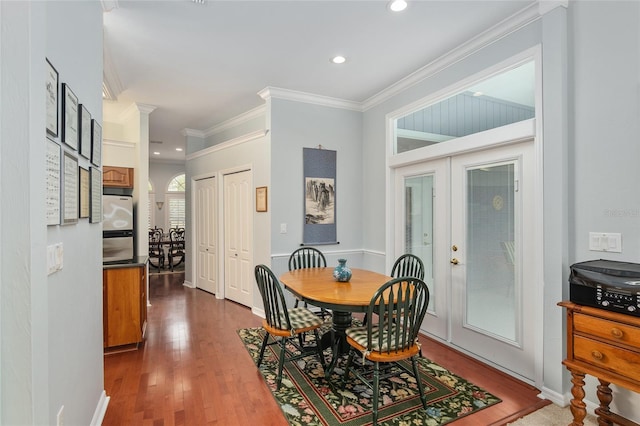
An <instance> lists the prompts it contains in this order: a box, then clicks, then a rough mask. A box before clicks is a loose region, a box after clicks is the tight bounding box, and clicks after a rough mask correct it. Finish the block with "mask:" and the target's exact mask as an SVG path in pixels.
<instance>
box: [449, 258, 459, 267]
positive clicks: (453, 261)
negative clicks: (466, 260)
mask: <svg viewBox="0 0 640 426" xmlns="http://www.w3.org/2000/svg"><path fill="white" fill-rule="evenodd" d="M451 263H453V264H454V265H457V264H458V263H460V262H459V261H458V259H456V258H455V257H454V258H453V259H451Z"/></svg>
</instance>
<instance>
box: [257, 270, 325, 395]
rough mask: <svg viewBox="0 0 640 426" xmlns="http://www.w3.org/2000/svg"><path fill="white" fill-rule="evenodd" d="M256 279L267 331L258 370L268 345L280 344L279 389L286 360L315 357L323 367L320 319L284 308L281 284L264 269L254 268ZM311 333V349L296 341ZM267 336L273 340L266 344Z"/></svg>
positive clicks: (309, 312) (306, 311)
mask: <svg viewBox="0 0 640 426" xmlns="http://www.w3.org/2000/svg"><path fill="white" fill-rule="evenodd" d="M255 277H256V282H257V284H258V290H260V296H262V303H263V305H264V313H265V319H264V320H263V321H262V326H263V327H264V329H265V331H266V334H265V336H264V340H263V341H262V347H261V348H260V357H259V358H258V368H259V367H260V364H261V363H262V359H263V357H264V351H265V349H266V348H267V345H274V344H279V346H280V356H279V360H278V377H277V381H276V390H277V389H280V384H281V383H282V370H283V368H284V362H285V361H295V360H298V359H300V358H304V357H307V356H310V355H313V354H315V355H317V356H318V357H319V358H320V363H321V364H322V366H323V367H324V366H325V361H324V356H323V354H322V349H320V344H319V343H320V335H319V333H318V329H319V328H320V326H321V325H322V320H321V319H320V318H318V316H317V315H315V314H314V313H313V312H311V311H310V310H309V309H307V308H302V307H299V308H293V309H287V304H286V301H285V299H284V294H283V293H282V288H281V287H280V282H279V281H278V279H277V278H276V277H275V275H274V274H273V272H272V271H271V269H269V268H268V267H267V266H265V265H257V266H256V267H255ZM310 331H313V333H314V336H315V343H313V344H312V345H313V346H312V347H311V346H309V345H307V346H303V345H302V344H299V343H298V342H296V340H297V339H296V338H297V337H298V335H300V334H302V333H307V332H310ZM270 337H271V338H272V339H273V342H271V343H269V338H270ZM288 345H292V346H293V347H294V348H295V352H294V351H291V350H290V349H289V347H288Z"/></svg>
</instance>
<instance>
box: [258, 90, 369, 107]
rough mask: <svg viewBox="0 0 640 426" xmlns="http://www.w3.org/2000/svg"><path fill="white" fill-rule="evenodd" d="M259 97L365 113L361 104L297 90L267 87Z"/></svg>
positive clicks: (260, 92)
mask: <svg viewBox="0 0 640 426" xmlns="http://www.w3.org/2000/svg"><path fill="white" fill-rule="evenodd" d="M258 95H259V96H260V97H261V98H262V99H264V100H265V101H266V100H268V99H269V98H277V99H285V100H289V101H296V102H304V103H307V104H314V105H320V106H327V107H332V108H341V109H349V110H353V111H359V112H362V111H363V110H362V103H361V102H355V101H347V100H344V99H338V98H332V97H329V96H322V95H314V94H313V93H306V92H298V91H295V90H289V89H282V88H279V87H271V86H268V87H265V88H264V89H262V90H261V91H259V92H258Z"/></svg>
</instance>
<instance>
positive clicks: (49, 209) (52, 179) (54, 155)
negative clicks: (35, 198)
mask: <svg viewBox="0 0 640 426" xmlns="http://www.w3.org/2000/svg"><path fill="white" fill-rule="evenodd" d="M46 144H47V149H46V153H45V156H46V166H45V167H46V168H47V170H46V173H47V181H46V190H45V196H46V217H47V225H60V145H58V144H57V143H55V142H54V141H52V140H51V139H49V138H47V142H46Z"/></svg>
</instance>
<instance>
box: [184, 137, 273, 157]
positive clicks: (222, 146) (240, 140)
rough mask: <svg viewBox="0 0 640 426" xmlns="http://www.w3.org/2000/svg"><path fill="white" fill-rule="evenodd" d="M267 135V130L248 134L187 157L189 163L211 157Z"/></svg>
mask: <svg viewBox="0 0 640 426" xmlns="http://www.w3.org/2000/svg"><path fill="white" fill-rule="evenodd" d="M266 134H267V130H257V131H255V132H251V133H247V134H246V135H242V136H239V137H237V138H233V139H229V140H228V141H225V142H221V143H218V144H215V145H213V146H210V147H209V148H205V149H203V150H200V151H196V152H194V153H193V154H189V155H187V156H186V159H187V161H189V160H193V159H194V158H198V157H202V156H204V155H209V154H211V153H213V152H216V151H221V150H223V149H228V148H231V147H232V146H236V145H240V144H243V143H246V142H250V141H252V140H255V139H259V138H261V137H263V136H265V135H266Z"/></svg>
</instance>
